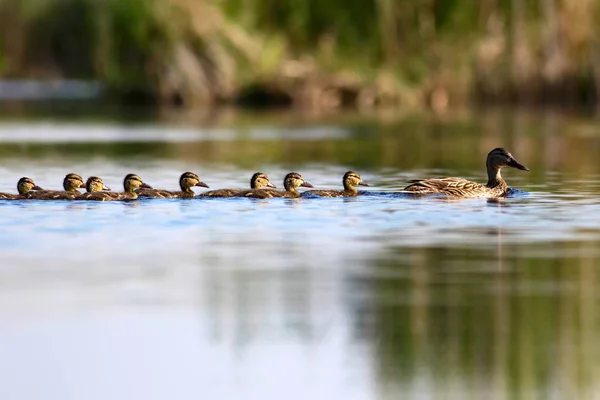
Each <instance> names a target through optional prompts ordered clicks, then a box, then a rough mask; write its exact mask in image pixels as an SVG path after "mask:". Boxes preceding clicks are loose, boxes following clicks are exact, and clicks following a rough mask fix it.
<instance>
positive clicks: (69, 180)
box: [63, 173, 85, 192]
mask: <svg viewBox="0 0 600 400" xmlns="http://www.w3.org/2000/svg"><path fill="white" fill-rule="evenodd" d="M63 188H64V189H65V190H66V191H67V192H76V191H77V189H85V183H83V178H82V177H81V176H80V175H77V174H73V173H71V174H67V175H66V176H65V179H63Z"/></svg>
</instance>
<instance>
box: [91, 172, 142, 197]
mask: <svg viewBox="0 0 600 400" xmlns="http://www.w3.org/2000/svg"><path fill="white" fill-rule="evenodd" d="M123 188H124V189H125V191H124V192H122V193H116V192H92V193H89V194H87V196H86V198H85V199H82V200H93V201H112V200H135V199H137V197H138V195H137V193H136V192H135V191H136V189H139V188H143V189H152V186H150V185H148V184H147V183H144V181H142V178H140V177H139V176H138V175H136V174H128V175H127V176H126V177H125V179H124V180H123Z"/></svg>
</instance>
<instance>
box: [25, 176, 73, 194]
mask: <svg viewBox="0 0 600 400" xmlns="http://www.w3.org/2000/svg"><path fill="white" fill-rule="evenodd" d="M84 188H85V184H84V183H83V178H82V177H81V176H80V175H77V174H74V173H70V174H67V175H65V178H64V179H63V189H64V190H38V191H36V192H29V193H28V194H27V198H29V199H36V200H74V199H76V198H77V197H78V196H79V195H81V193H80V192H79V191H78V190H77V189H84Z"/></svg>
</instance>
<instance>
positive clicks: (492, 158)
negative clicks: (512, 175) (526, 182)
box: [486, 147, 529, 171]
mask: <svg viewBox="0 0 600 400" xmlns="http://www.w3.org/2000/svg"><path fill="white" fill-rule="evenodd" d="M486 166H487V168H488V170H490V169H492V170H499V169H501V168H503V167H513V168H517V169H521V170H523V171H529V168H527V167H526V166H524V165H523V164H521V163H519V162H518V161H517V160H516V159H515V158H514V157H513V156H512V154H510V153H509V152H508V151H506V149H504V148H502V147H498V148H495V149H494V150H492V151H490V152H489V154H488V156H487V162H486Z"/></svg>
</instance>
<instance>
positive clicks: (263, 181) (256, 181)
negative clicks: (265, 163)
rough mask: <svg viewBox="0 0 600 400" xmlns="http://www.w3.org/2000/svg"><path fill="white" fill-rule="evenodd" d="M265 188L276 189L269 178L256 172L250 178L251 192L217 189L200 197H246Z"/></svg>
mask: <svg viewBox="0 0 600 400" xmlns="http://www.w3.org/2000/svg"><path fill="white" fill-rule="evenodd" d="M264 188H272V189H274V188H276V186H275V185H273V184H272V183H271V181H270V180H269V177H268V176H267V175H266V174H263V173H262V172H256V173H255V174H254V175H252V178H250V190H248V189H217V190H209V191H208V192H204V193H202V194H200V195H199V196H200V197H240V196H245V195H246V194H248V193H251V192H252V191H253V190H263V189H264Z"/></svg>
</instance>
